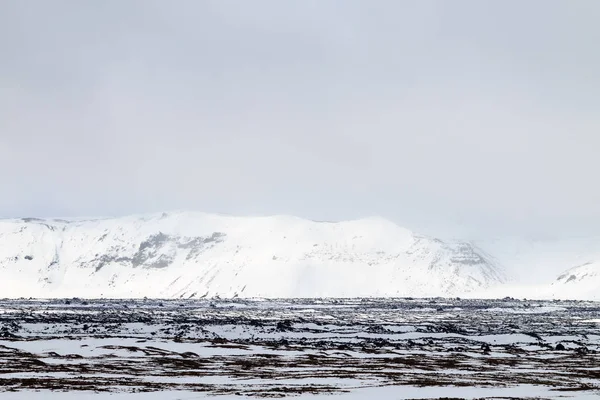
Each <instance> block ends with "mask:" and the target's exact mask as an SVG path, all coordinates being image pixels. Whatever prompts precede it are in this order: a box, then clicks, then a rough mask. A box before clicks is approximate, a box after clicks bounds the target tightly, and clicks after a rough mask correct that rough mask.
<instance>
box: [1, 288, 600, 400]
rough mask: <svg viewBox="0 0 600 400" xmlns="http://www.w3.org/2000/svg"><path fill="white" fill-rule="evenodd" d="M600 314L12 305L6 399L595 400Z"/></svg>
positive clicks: (476, 303)
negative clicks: (357, 399) (378, 399)
mask: <svg viewBox="0 0 600 400" xmlns="http://www.w3.org/2000/svg"><path fill="white" fill-rule="evenodd" d="M599 318H600V304H597V303H591V302H556V301H555V302H535V301H523V300H521V301H520V300H514V299H504V300H497V301H488V300H486V301H483V300H460V299H391V300H390V299H385V300H384V299H379V300H378V299H368V300H367V299H354V300H334V299H319V300H277V301H273V300H269V301H249V300H233V301H231V300H227V301H225V300H181V301H159V300H136V301H131V300H128V301H111V300H94V301H91V300H81V299H68V300H53V301H36V300H3V301H0V392H4V395H7V394H12V395H13V396H15V395H17V394H24V393H34V391H41V392H40V393H42V394H43V393H46V394H50V393H54V392H65V391H70V392H73V391H79V393H81V391H86V392H87V393H119V394H121V395H122V394H123V393H136V392H144V393H147V394H149V392H164V393H188V394H189V393H195V394H198V395H202V396H204V395H211V396H212V395H217V396H232V395H238V396H239V395H242V396H254V397H286V396H293V395H301V396H309V397H310V396H316V397H319V396H320V395H325V394H339V395H340V397H344V396H345V395H352V394H353V393H354V394H356V393H365V392H364V391H365V390H367V389H371V390H375V389H378V390H382V388H385V389H386V390H387V392H386V393H387V395H393V398H396V399H398V398H400V399H401V398H411V399H412V398H449V397H448V396H449V395H450V394H451V395H452V396H453V397H452V398H531V399H534V398H538V399H541V398H553V399H554V398H569V397H570V398H584V397H585V398H587V397H586V396H591V397H590V398H594V397H595V396H599V397H600V363H599V361H600V357H599V353H598V350H599V345H600V319H599ZM4 395H3V394H2V393H0V396H4ZM387 395H386V396H387ZM365 396H366V397H364V398H368V397H370V395H365ZM424 396H428V397H424ZM503 396H504V397H503ZM23 398H25V397H23ZM172 398H176V397H172ZM196 398H197V397H196ZM335 398H336V397H335V396H334V397H332V399H335ZM217 399H218V397H217Z"/></svg>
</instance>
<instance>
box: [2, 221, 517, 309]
mask: <svg viewBox="0 0 600 400" xmlns="http://www.w3.org/2000/svg"><path fill="white" fill-rule="evenodd" d="M0 270H1V271H2V272H3V275H4V276H5V279H3V282H4V284H3V285H2V286H4V287H2V291H3V292H4V293H8V294H9V295H10V296H18V297H21V295H23V296H31V295H35V297H40V296H41V297H70V296H71V295H74V296H77V297H82V294H83V293H82V292H84V293H86V294H87V295H90V296H93V297H144V296H148V297H168V298H172V297H199V296H209V297H210V296H220V297H238V296H242V297H248V296H251V297H323V296H330V297H353V296H366V297H372V296H383V297H389V296H433V295H440V294H443V295H448V296H453V295H457V294H460V293H464V292H465V291H467V292H468V291H472V290H475V289H481V288H485V287H488V286H490V285H492V284H496V283H500V282H503V281H504V279H505V277H504V274H503V272H502V271H501V270H500V269H499V268H498V267H497V266H496V265H494V264H493V263H492V262H490V260H488V259H487V258H486V257H485V256H483V255H481V254H479V253H478V252H477V251H476V250H475V248H474V247H473V246H472V245H470V244H469V243H467V242H457V241H442V240H439V239H436V238H431V237H429V236H425V235H419V234H415V233H413V232H412V231H410V230H408V229H405V228H402V227H400V226H398V225H396V224H394V223H392V222H390V221H388V220H386V219H384V218H381V217H368V218H361V219H357V220H352V221H341V222H316V221H308V220H304V219H301V218H298V217H293V216H259V217H235V216H227V215H216V214H208V213H198V212H175V213H173V212H172V213H155V214H146V215H137V216H127V217H122V218H97V219H75V220H71V221H69V220H66V219H39V218H38V219H31V218H26V219H10V220H1V221H0ZM36 278H37V279H36ZM0 284H1V283H0Z"/></svg>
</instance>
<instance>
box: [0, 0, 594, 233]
mask: <svg viewBox="0 0 600 400" xmlns="http://www.w3.org/2000/svg"><path fill="white" fill-rule="evenodd" d="M598 21H600V2H598V1H597V0H587V1H586V0H563V1H552V0H526V1H522V0H497V1H480V0H472V1H461V0H454V1H442V0H441V1H427V0H418V1H417V0H414V1H401V0H389V1H383V0H380V1H377V0H361V1H353V0H302V1H300V0H285V1H284V0H272V1H271V0H253V1H247V0H215V1H209V0H190V1H184V0H179V1H167V0H163V1H153V0H103V1H96V0H93V1H92V0H87V1H86V0H70V1H68V0H53V1H48V0H2V1H0V214H2V215H3V216H5V217H17V216H83V215H85V216H89V215H95V216H96V215H102V216H112V215H124V214H129V213H141V212H150V211H163V210H173V209H192V210H199V211H208V212H223V213H231V214H279V213H284V214H294V215H298V216H302V217H306V218H311V219H319V220H339V219H347V218H356V217H362V216H371V215H380V216H383V217H386V218H389V219H391V220H393V221H395V222H397V223H399V224H401V225H405V226H407V227H409V228H412V229H415V230H420V231H424V232H427V233H434V234H440V235H445V236H448V235H471V236H474V237H483V236H489V235H501V234H528V235H529V234H532V235H533V234H535V235H543V234H547V235H554V234H565V235H566V234H569V235H571V234H587V233H589V232H596V233H600V177H599V174H600V45H599V43H600V24H599V23H598Z"/></svg>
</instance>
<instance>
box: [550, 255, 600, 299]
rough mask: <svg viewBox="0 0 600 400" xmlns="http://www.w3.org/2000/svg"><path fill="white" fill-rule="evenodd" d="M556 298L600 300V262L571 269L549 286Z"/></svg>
mask: <svg viewBox="0 0 600 400" xmlns="http://www.w3.org/2000/svg"><path fill="white" fill-rule="evenodd" d="M551 289H552V291H553V292H554V293H555V296H556V297H562V298H577V299H586V300H594V299H599V298H600V262H597V261H596V262H589V263H585V264H583V265H580V266H577V267H574V268H571V269H569V270H567V271H565V272H564V273H563V274H561V275H560V276H559V277H558V278H557V279H556V281H555V282H553V283H552V284H551Z"/></svg>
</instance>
